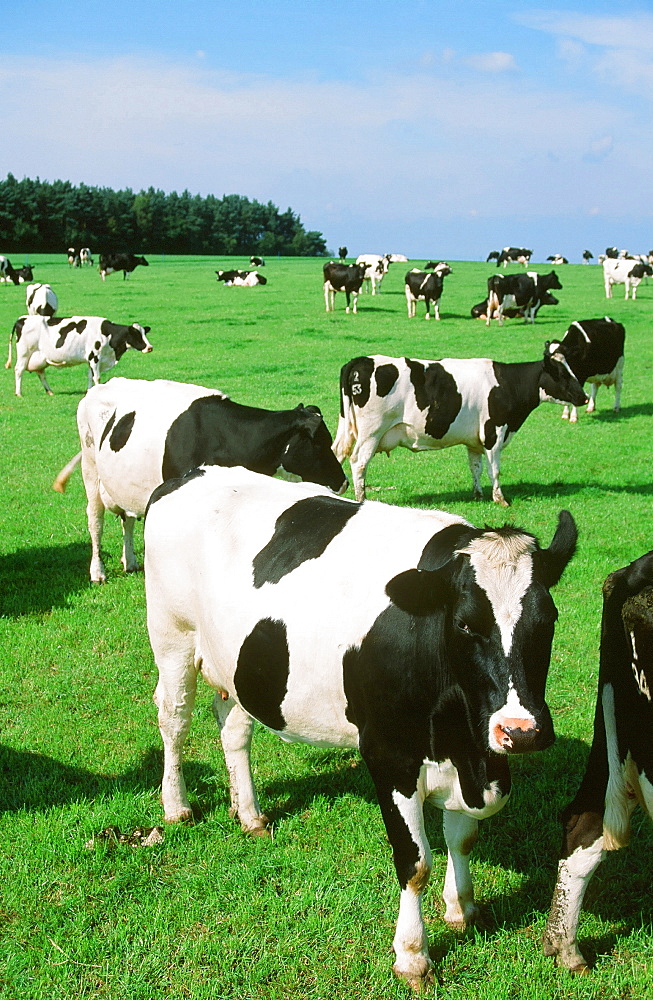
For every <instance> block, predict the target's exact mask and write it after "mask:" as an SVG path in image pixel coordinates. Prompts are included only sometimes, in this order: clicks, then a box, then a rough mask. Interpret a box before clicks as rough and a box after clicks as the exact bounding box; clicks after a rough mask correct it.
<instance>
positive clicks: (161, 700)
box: [148, 623, 197, 823]
mask: <svg viewBox="0 0 653 1000" xmlns="http://www.w3.org/2000/svg"><path fill="white" fill-rule="evenodd" d="M148 624H149V623H148ZM153 631H154V630H153V629H152V628H150V638H151V639H152V649H153V650H154V658H155V660H156V665H157V667H158V669H159V681H158V683H157V686H156V690H155V692H154V702H155V704H156V705H157V707H158V709H159V730H160V732H161V739H162V740H163V781H162V782H161V799H162V801H163V811H164V815H165V819H166V821H167V822H168V823H180V822H182V821H184V820H190V819H192V818H193V812H192V810H191V807H190V803H189V801H188V796H187V793H186V782H185V781H184V774H183V769H182V750H183V746H184V743H185V741H186V736H187V735H188V730H189V729H190V722H191V715H192V713H193V705H194V704H195V690H196V687H197V670H196V667H195V662H194V661H195V649H194V642H192V638H191V636H189V635H188V633H184V634H181V633H173V634H172V635H166V634H165V633H164V634H163V637H162V642H161V650H160V651H159V649H158V642H157V639H156V636H153Z"/></svg>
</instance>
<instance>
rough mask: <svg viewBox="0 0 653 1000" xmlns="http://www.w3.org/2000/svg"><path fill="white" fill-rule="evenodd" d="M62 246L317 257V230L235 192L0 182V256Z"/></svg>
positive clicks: (321, 249)
mask: <svg viewBox="0 0 653 1000" xmlns="http://www.w3.org/2000/svg"><path fill="white" fill-rule="evenodd" d="M69 246H74V247H77V248H79V247H85V246H87V247H90V248H91V250H92V251H93V252H94V253H100V252H102V251H105V250H109V251H110V250H129V251H132V252H134V253H178V254H183V253H187V254H216V255H230V254H233V255H238V256H240V255H248V254H252V253H256V254H260V255H262V256H265V255H266V254H269V255H272V254H283V255H284V256H297V257H315V256H325V255H326V253H327V248H326V242H325V240H324V237H323V236H322V233H319V232H317V231H315V230H311V231H306V230H305V229H304V226H303V225H302V222H301V219H300V218H299V216H298V215H295V213H294V212H293V211H292V210H291V209H290V208H288V209H287V210H286V211H285V212H280V211H279V209H278V208H277V206H276V205H273V204H272V202H271V201H269V202H268V203H267V205H263V204H261V202H258V201H250V199H249V198H244V197H242V196H241V195H238V194H227V195H224V196H223V197H222V198H216V197H215V196H214V195H208V196H207V197H206V198H202V197H201V196H200V195H192V194H190V192H189V191H183V192H182V193H181V194H177V192H176V191H173V192H172V193H171V194H165V193H164V192H163V191H158V190H155V189H154V188H152V187H151V188H148V190H147V191H139V192H138V193H137V194H134V192H133V191H132V190H131V189H130V188H125V189H124V190H122V191H114V190H112V189H111V188H98V187H88V186H87V185H86V184H79V185H78V186H75V185H73V184H71V183H70V181H53V182H52V183H50V182H49V181H41V180H39V178H38V177H37V178H36V180H30V179H29V178H27V177H26V178H24V179H23V180H21V181H18V180H16V178H15V177H14V176H13V175H12V174H8V175H7V178H6V180H3V181H0V253H12V252H14V253H15V252H25V253H29V252H32V253H58V252H64V251H65V250H66V249H67V248H68V247H69Z"/></svg>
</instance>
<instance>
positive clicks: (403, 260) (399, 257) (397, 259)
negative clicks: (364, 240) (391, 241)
mask: <svg viewBox="0 0 653 1000" xmlns="http://www.w3.org/2000/svg"><path fill="white" fill-rule="evenodd" d="M386 257H387V258H388V263H389V264H407V263H408V257H407V256H406V254H404V253H387V254H386Z"/></svg>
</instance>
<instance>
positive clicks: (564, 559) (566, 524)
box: [534, 510, 578, 587]
mask: <svg viewBox="0 0 653 1000" xmlns="http://www.w3.org/2000/svg"><path fill="white" fill-rule="evenodd" d="M577 540H578V529H577V527H576V522H575V521H574V519H573V517H572V516H571V514H570V513H569V511H568V510H561V511H560V513H559V514H558V527H557V528H556V531H555V535H554V536H553V539H552V540H551V544H550V545H549V547H548V549H540V551H539V552H535V553H534V558H535V559H536V561H537V563H538V564H539V568H540V573H541V576H542V578H543V582H544V583H545V584H546V586H547V587H553V586H555V584H556V583H557V582H558V581H559V579H560V577H561V576H562V574H563V573H564V571H565V567H566V566H567V563H568V562H569V560H570V559H571V557H572V556H573V554H574V552H575V551H576V542H577Z"/></svg>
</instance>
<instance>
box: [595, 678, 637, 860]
mask: <svg viewBox="0 0 653 1000" xmlns="http://www.w3.org/2000/svg"><path fill="white" fill-rule="evenodd" d="M601 703H602V706H603V722H604V725H605V741H606V749H607V756H608V772H609V777H608V787H607V790H606V793H605V814H604V816H603V840H604V847H605V849H606V850H607V851H615V850H618V848H620V847H625V846H626V844H627V843H628V841H629V840H630V816H631V813H632V811H633V809H634V807H635V800H634V799H633V797H632V794H629V787H630V786H629V782H628V780H627V771H628V770H629V767H628V760H626V761H622V760H621V759H620V757H619V742H618V738H617V716H616V712H615V704H614V688H613V686H612V684H606V685H605V686H604V688H603V691H602V693H601ZM629 756H630V755H629Z"/></svg>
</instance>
